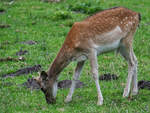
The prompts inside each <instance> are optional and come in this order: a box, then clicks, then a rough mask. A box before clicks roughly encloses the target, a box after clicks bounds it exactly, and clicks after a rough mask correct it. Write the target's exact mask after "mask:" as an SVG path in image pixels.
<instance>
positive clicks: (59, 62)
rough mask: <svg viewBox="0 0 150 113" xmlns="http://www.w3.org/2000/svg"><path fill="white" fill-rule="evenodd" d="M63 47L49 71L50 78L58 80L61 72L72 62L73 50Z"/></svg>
mask: <svg viewBox="0 0 150 113" xmlns="http://www.w3.org/2000/svg"><path fill="white" fill-rule="evenodd" d="M67 50H68V49H67V48H65V47H62V48H61V49H60V51H59V53H58V54H57V56H56V58H55V59H54V61H53V63H52V64H51V66H50V68H49V69H48V71H47V74H48V76H49V78H51V79H53V80H57V77H58V75H59V73H60V72H61V71H62V70H63V69H64V68H65V67H66V66H67V65H68V64H69V63H70V62H71V56H72V52H70V51H67Z"/></svg>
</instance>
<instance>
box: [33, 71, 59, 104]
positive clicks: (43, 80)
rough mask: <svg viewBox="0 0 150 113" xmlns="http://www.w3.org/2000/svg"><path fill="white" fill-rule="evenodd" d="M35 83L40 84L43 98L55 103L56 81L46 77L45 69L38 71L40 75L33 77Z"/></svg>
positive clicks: (49, 102)
mask: <svg viewBox="0 0 150 113" xmlns="http://www.w3.org/2000/svg"><path fill="white" fill-rule="evenodd" d="M35 80H36V81H37V83H38V84H39V85H40V88H41V90H42V92H43V93H44V95H45V99H46V101H47V103H48V104H54V103H56V99H55V97H56V91H57V82H55V81H54V80H53V79H51V78H50V77H48V74H47V73H46V72H45V71H42V72H41V73H40V76H39V77H37V78H35Z"/></svg>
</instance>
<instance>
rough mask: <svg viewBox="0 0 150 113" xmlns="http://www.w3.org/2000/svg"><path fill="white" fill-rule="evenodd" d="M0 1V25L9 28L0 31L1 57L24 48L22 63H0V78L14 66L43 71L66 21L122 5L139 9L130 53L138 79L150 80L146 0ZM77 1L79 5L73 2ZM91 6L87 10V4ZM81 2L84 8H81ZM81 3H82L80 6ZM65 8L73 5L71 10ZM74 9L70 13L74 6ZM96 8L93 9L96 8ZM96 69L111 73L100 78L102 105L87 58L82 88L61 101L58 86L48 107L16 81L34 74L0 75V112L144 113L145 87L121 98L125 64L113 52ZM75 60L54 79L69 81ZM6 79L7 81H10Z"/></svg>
mask: <svg viewBox="0 0 150 113" xmlns="http://www.w3.org/2000/svg"><path fill="white" fill-rule="evenodd" d="M10 1H11V0H1V2H0V8H1V9H5V10H6V12H5V13H3V14H0V24H9V25H10V26H11V27H9V28H4V29H0V58H5V57H8V56H12V57H16V58H17V56H16V55H15V54H16V52H17V51H19V50H20V49H23V50H28V51H29V53H28V54H27V55H25V56H24V57H25V58H26V60H25V61H24V62H21V61H19V62H0V76H1V75H3V74H5V73H9V72H14V71H15V70H17V69H20V68H22V67H26V66H32V65H35V64H41V65H42V67H43V70H47V69H48V67H49V65H50V63H51V62H52V61H53V59H54V58H55V56H56V55H57V52H58V50H59V49H60V47H61V45H62V43H63V41H64V40H65V37H66V35H67V33H68V32H69V30H70V28H71V25H72V24H73V22H75V21H81V20H83V19H84V18H86V17H87V16H89V15H90V14H91V12H92V13H93V11H97V9H106V8H111V7H114V6H124V7H127V8H129V9H132V10H134V11H137V12H140V13H141V15H142V21H141V24H140V28H139V29H138V30H137V32H136V34H135V38H134V51H135V54H136V56H137V58H138V80H150V55H149V53H150V49H149V48H150V37H149V36H150V25H148V24H149V23H150V13H149V11H150V7H149V6H150V1H149V0H140V1H137V0H118V1H116V0H107V1H106V0H93V2H92V1H91V0H86V1H85V0H80V1H76V0H64V1H62V2H60V3H47V2H42V1H40V0H15V1H14V2H13V3H12V4H9V2H10ZM76 4H77V5H79V6H80V7H81V12H80V7H79V6H75V5H76ZM86 4H87V5H88V7H90V8H89V9H91V10H92V11H89V10H88V9H87V8H88V7H87V6H86ZM83 5H84V6H83ZM82 6H83V7H82ZM70 7H71V8H72V9H70ZM76 7H77V8H79V10H78V11H74V8H76ZM95 8H96V10H95ZM27 40H34V41H37V43H38V44H36V45H25V44H21V42H22V41H27ZM98 60H99V73H100V74H104V73H115V74H117V75H119V79H118V80H116V81H110V82H105V81H102V82H100V85H101V90H102V94H103V96H104V104H103V105H102V106H97V105H96V102H97V93H96V88H95V84H94V81H93V80H92V77H91V75H90V67H89V62H86V65H85V67H84V69H83V72H82V75H81V78H80V80H81V81H83V82H84V83H85V84H86V86H85V87H84V88H82V89H77V90H76V91H75V94H74V95H73V101H72V102H71V103H69V104H65V103H64V99H65V97H66V96H67V93H68V89H65V90H58V95H57V103H56V104H55V105H47V103H46V102H45V98H44V95H43V93H42V92H41V91H31V90H30V89H26V88H24V87H20V86H19V84H22V83H23V82H25V81H26V80H27V79H28V78H30V77H33V76H38V74H37V73H34V74H29V75H23V76H19V77H14V78H1V77H0V113H32V112H34V113H41V112H43V113H46V112H48V113H60V112H65V113H70V112H74V113H79V112H81V113H146V112H147V113H149V112H150V91H148V90H140V91H139V94H138V95H137V96H134V98H133V100H130V101H129V100H128V99H126V98H122V93H123V88H124V85H123V84H124V83H125V82H126V77H127V63H126V61H125V60H124V59H123V58H121V57H120V55H117V56H116V55H115V54H114V53H108V54H104V55H101V56H99V57H98ZM75 65H76V62H74V63H71V64H70V65H69V66H68V67H67V68H66V69H65V70H64V71H63V72H62V73H61V74H60V77H59V80H64V79H71V78H72V74H73V70H74V68H75ZM8 83H9V84H10V83H11V84H12V85H9V84H8Z"/></svg>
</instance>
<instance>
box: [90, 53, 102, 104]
mask: <svg viewBox="0 0 150 113" xmlns="http://www.w3.org/2000/svg"><path fill="white" fill-rule="evenodd" d="M89 60H90V65H91V72H92V76H93V79H94V81H95V84H96V88H97V93H98V102H97V105H102V104H103V96H102V93H101V90H100V85H99V78H98V62H97V52H96V50H92V51H91V53H90V55H89Z"/></svg>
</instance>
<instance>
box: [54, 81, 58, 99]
mask: <svg viewBox="0 0 150 113" xmlns="http://www.w3.org/2000/svg"><path fill="white" fill-rule="evenodd" d="M56 95H57V82H55V83H54V85H53V96H54V97H56Z"/></svg>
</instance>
